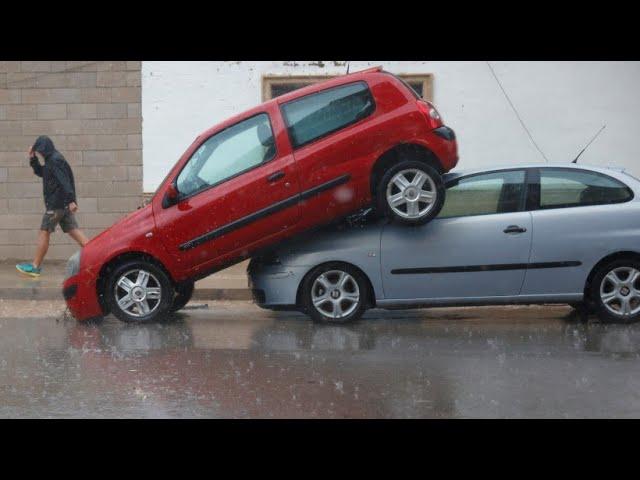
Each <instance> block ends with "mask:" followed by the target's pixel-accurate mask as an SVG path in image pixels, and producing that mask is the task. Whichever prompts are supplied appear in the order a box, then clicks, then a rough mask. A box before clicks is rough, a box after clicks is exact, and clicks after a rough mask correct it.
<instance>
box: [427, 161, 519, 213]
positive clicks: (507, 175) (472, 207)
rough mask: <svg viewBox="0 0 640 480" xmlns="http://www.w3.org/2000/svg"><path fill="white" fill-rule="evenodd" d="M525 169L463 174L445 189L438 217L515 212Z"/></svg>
mask: <svg viewBox="0 0 640 480" xmlns="http://www.w3.org/2000/svg"><path fill="white" fill-rule="evenodd" d="M524 179H525V171H524V170H507V171H502V172H492V173H486V174H481V175H472V176H469V177H463V178H461V179H460V180H459V181H457V182H456V183H455V184H454V185H452V186H450V187H448V188H447V196H446V199H445V202H444V207H443V208H442V210H441V211H440V214H439V215H438V218H450V217H466V216H471V215H490V214H495V213H509V212H517V211H518V210H519V209H520V206H521V203H522V202H521V200H522V195H523V191H524V185H525V184H524Z"/></svg>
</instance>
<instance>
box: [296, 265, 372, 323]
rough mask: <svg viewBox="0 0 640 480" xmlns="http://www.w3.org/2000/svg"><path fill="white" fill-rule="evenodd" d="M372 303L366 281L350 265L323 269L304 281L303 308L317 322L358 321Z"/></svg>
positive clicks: (319, 269) (320, 267) (313, 271)
mask: <svg viewBox="0 0 640 480" xmlns="http://www.w3.org/2000/svg"><path fill="white" fill-rule="evenodd" d="M368 299H369V284H368V283H367V280H366V277H365V276H364V275H363V273H362V272H361V271H359V270H358V269H356V268H355V267H353V266H352V265H349V264H346V263H342V262H331V263H328V264H323V265H320V266H318V267H316V268H314V269H313V270H312V271H311V272H309V274H308V275H306V276H305V278H304V279H303V281H302V304H301V306H302V307H304V310H305V311H306V312H307V313H308V314H309V315H311V317H312V318H313V319H314V320H315V321H317V322H322V323H346V322H351V321H354V320H356V319H357V318H359V317H360V316H361V315H362V314H363V313H364V311H365V310H366V309H367V308H368V306H369V300H368Z"/></svg>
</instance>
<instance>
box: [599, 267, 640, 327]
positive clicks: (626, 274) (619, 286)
mask: <svg viewBox="0 0 640 480" xmlns="http://www.w3.org/2000/svg"><path fill="white" fill-rule="evenodd" d="M639 280H640V271H638V270H637V269H635V268H633V267H617V268H614V269H613V270H611V271H610V272H609V273H607V274H606V275H605V277H604V278H603V279H602V282H601V283H600V299H601V300H602V303H603V305H604V306H605V308H606V309H607V310H608V311H609V312H611V313H613V314H614V315H616V316H619V317H628V316H631V315H635V314H636V313H638V312H640V288H638V285H637V284H638V283H640V282H639Z"/></svg>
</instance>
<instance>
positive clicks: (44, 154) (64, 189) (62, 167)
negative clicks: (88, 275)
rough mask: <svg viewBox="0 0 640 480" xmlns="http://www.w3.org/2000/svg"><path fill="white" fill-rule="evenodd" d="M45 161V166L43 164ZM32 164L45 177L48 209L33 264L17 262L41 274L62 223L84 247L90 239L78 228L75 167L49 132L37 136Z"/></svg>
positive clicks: (33, 273)
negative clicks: (43, 262) (51, 236)
mask: <svg viewBox="0 0 640 480" xmlns="http://www.w3.org/2000/svg"><path fill="white" fill-rule="evenodd" d="M41 161H42V162H43V164H44V165H42V164H40V162H41ZM29 163H30V164H31V168H33V173H35V174H36V175H37V176H39V177H42V192H43V194H44V204H45V207H46V212H45V214H44V216H43V217H42V224H41V226H40V233H39V234H38V246H37V248H36V254H35V257H34V259H33V262H32V263H20V264H18V265H16V268H17V269H18V271H20V272H22V273H25V274H27V275H30V276H32V277H39V276H40V272H41V270H42V267H41V266H40V265H41V264H42V260H43V259H44V256H45V255H46V253H47V250H48V249H49V237H50V235H51V234H52V233H53V232H54V231H55V230H56V225H58V224H60V227H61V228H62V231H63V232H64V233H68V234H69V236H70V237H71V238H73V239H74V240H75V241H76V242H78V244H80V246H81V247H84V246H85V245H86V243H87V242H88V241H89V239H87V237H85V235H84V233H82V232H81V231H80V229H79V228H78V223H77V222H76V219H75V216H74V213H75V212H76V211H77V210H78V205H77V203H76V187H75V183H74V181H73V172H72V171H71V167H70V166H69V164H68V163H67V161H66V160H65V158H64V157H63V156H62V154H61V153H60V152H58V151H57V150H56V149H55V147H54V146H53V142H52V141H51V139H50V138H49V137H47V136H45V135H42V136H40V137H38V138H37V140H36V143H34V144H33V147H31V149H29Z"/></svg>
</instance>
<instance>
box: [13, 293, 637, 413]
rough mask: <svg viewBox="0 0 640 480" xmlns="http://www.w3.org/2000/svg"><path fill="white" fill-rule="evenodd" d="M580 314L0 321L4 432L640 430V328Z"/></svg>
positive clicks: (451, 312)
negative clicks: (253, 427) (252, 426)
mask: <svg viewBox="0 0 640 480" xmlns="http://www.w3.org/2000/svg"><path fill="white" fill-rule="evenodd" d="M569 312H571V310H570V309H568V308H566V307H523V308H495V309H494V308H469V309H446V310H444V309H438V310H420V311H410V312H383V311H370V312H368V313H367V315H366V316H365V319H364V320H363V321H361V322H359V323H357V324H354V325H349V326H320V325H315V324H313V323H312V322H311V321H309V320H308V319H307V318H306V317H304V316H302V315H299V314H296V313H275V312H274V313H272V312H265V311H262V310H259V309H257V308H256V307H254V306H253V305H251V304H248V303H227V304H223V303H221V304H220V305H215V304H211V305H210V308H209V310H190V311H185V313H182V314H179V315H177V316H176V317H175V318H174V319H173V320H172V321H170V322H166V323H161V324H151V325H128V324H124V323H121V322H119V321H117V320H116V319H114V318H113V317H108V318H106V319H105V320H103V321H102V322H99V323H93V324H79V323H76V322H75V321H72V320H71V321H60V322H56V320H55V319H53V318H51V317H49V318H2V319H0V417H3V418H7V417H39V418H40V417H46V418H48V417H81V418H89V417H91V418H93V417H127V418H128V417H181V418H184V417H189V418H191V417H214V418H217V417H224V418H228V417H251V418H256V417H257V418H270V417H275V418H283V417H286V418H327V417H328V418H379V417H384V418H388V417H393V418H405V417H420V418H434V417H435V418H442V417H445V418H448V417H455V418H466V417H508V418H514V417H572V418H573V417H638V416H640V377H639V376H638V375H637V373H636V372H637V371H638V367H639V366H640V325H630V326H623V325H609V326H606V325H602V324H599V323H594V320H590V321H589V322H588V323H585V322H582V321H580V319H578V318H575V317H574V316H573V315H572V314H570V313H569Z"/></svg>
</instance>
